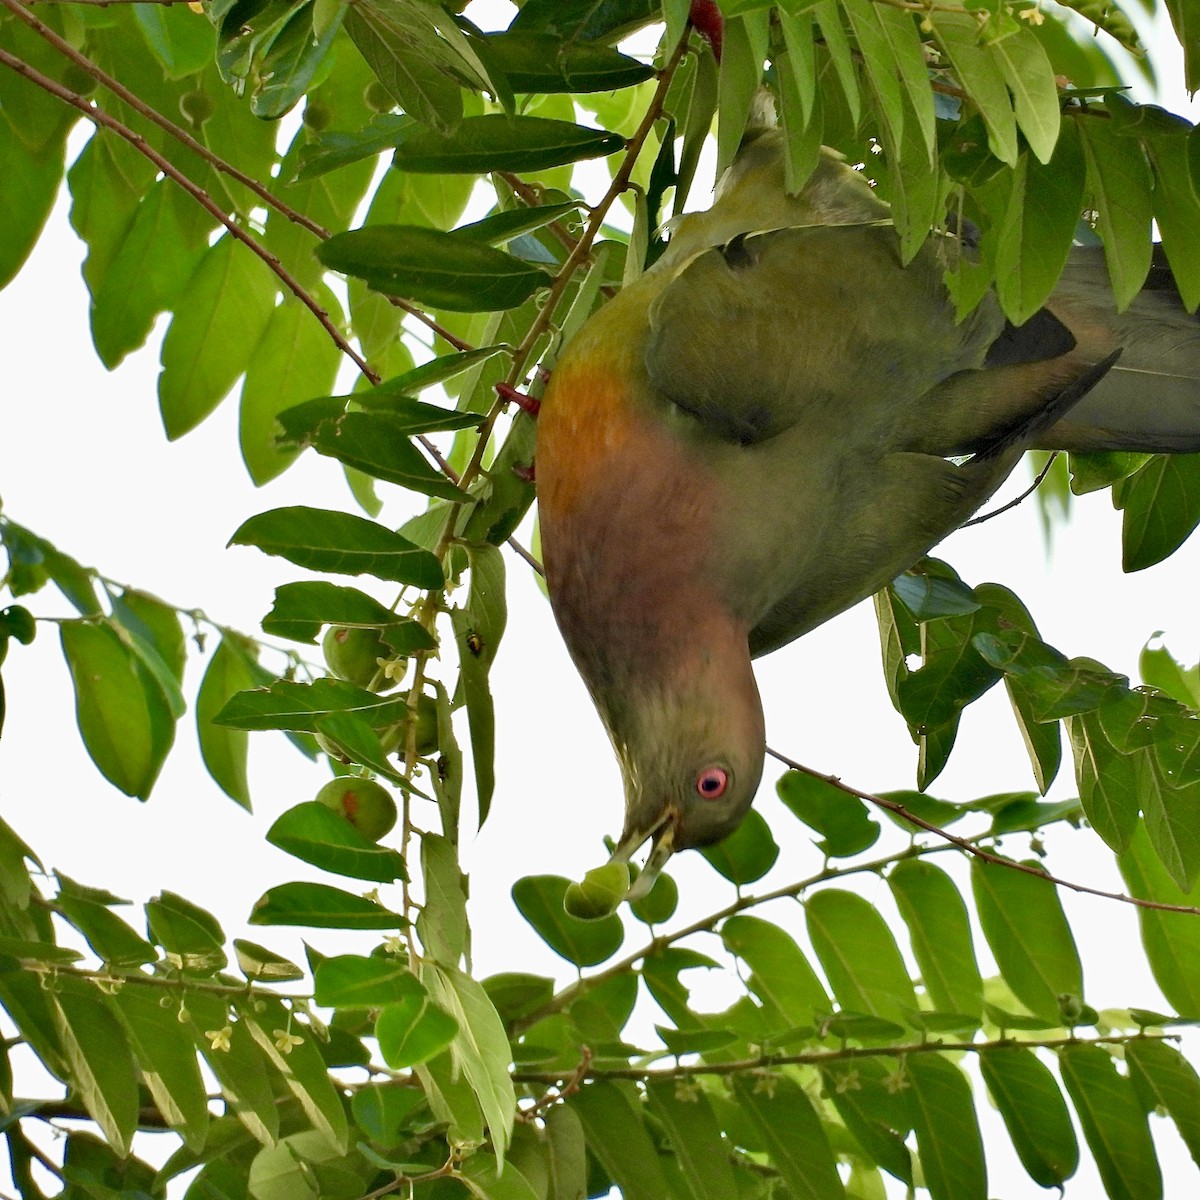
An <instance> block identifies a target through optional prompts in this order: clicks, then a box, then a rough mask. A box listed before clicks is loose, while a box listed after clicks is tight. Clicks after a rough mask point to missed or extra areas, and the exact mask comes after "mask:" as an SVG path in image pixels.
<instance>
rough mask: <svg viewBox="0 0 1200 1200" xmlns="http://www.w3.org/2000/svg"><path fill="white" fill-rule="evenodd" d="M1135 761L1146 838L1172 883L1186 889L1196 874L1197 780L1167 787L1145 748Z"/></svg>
mask: <svg viewBox="0 0 1200 1200" xmlns="http://www.w3.org/2000/svg"><path fill="white" fill-rule="evenodd" d="M1135 761H1136V764H1137V781H1138V795H1139V796H1140V797H1141V801H1142V811H1143V813H1145V817H1146V832H1147V833H1149V835H1150V842H1151V844H1152V845H1153V846H1154V849H1155V850H1156V851H1157V853H1158V857H1159V858H1160V859H1161V860H1162V864H1163V866H1165V867H1166V868H1167V871H1168V872H1169V873H1170V876H1171V878H1172V879H1173V880H1174V881H1175V883H1176V884H1178V886H1179V887H1180V888H1182V889H1184V890H1187V891H1190V890H1191V888H1192V886H1193V885H1194V884H1195V882H1196V877H1197V875H1200V783H1192V784H1189V785H1188V786H1187V787H1171V786H1170V783H1169V781H1167V780H1164V778H1163V773H1162V770H1161V768H1160V767H1159V765H1158V761H1157V759H1156V758H1155V757H1154V756H1153V755H1152V754H1151V753H1150V752H1149V751H1148V750H1143V751H1141V752H1139V753H1138V754H1137V756H1136V759H1135Z"/></svg>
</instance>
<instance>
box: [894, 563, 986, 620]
mask: <svg viewBox="0 0 1200 1200" xmlns="http://www.w3.org/2000/svg"><path fill="white" fill-rule="evenodd" d="M940 565H941V564H938V563H937V562H936V560H934V559H926V560H925V561H924V562H922V563H918V564H917V566H916V567H910V568H909V569H908V570H907V571H905V572H904V574H903V575H897V576H896V578H895V579H893V580H892V584H891V588H892V591H893V592H895V594H896V596H897V597H898V598H899V599H900V601H901V602H902V603H903V605H904V607H905V608H906V609H908V611H909V613H910V614H911V615H912V617H913V619H914V620H917V621H935V620H937V619H938V618H939V617H959V616H965V615H966V614H967V613H973V612H976V611H977V610H978V609H979V607H980V605H979V601H978V600H977V599H976V598H975V593H974V592H973V591H972V590H971V589H970V588H969V587H967V585H966V584H965V583H963V581H962V580H961V579H959V578H958V577H957V576H956V575H949V576H947V575H943V574H941V573H940V571H939V569H938V568H939V567H940Z"/></svg>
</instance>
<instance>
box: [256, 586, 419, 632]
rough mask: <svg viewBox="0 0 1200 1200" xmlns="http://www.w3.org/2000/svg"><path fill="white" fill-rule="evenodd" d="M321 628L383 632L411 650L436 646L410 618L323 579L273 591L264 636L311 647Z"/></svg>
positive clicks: (371, 597) (264, 625) (265, 619)
mask: <svg viewBox="0 0 1200 1200" xmlns="http://www.w3.org/2000/svg"><path fill="white" fill-rule="evenodd" d="M323 625H339V626H343V627H349V628H354V629H384V630H386V631H387V633H388V635H389V637H391V636H392V635H397V636H400V637H403V638H404V639H405V640H406V641H410V642H411V644H412V649H413V650H432V649H434V648H435V646H436V643H435V642H434V640H433V638H431V637H430V636H429V634H428V633H426V632H425V629H424V627H423V626H421V625H419V624H418V623H417V622H416V621H414V620H412V618H411V617H402V616H399V615H398V614H396V613H394V612H393V611H392V610H391V609H390V608H388V607H387V606H386V605H384V604H381V603H380V602H379V601H378V600H376V599H375V598H374V597H373V596H368V595H367V594H366V593H365V592H360V591H359V590H358V588H352V587H342V586H339V585H338V584H335V583H329V582H328V581H326V580H324V579H314V580H311V581H307V582H304V583H285V584H282V585H281V586H279V587H277V588H276V589H275V603H274V605H273V606H272V608H271V611H270V612H269V613H268V614H267V615H266V616H265V617H263V620H262V627H263V632H264V633H271V634H275V635H277V636H278V637H286V638H291V639H292V640H293V641H296V642H304V643H306V644H308V645H312V644H313V643H315V642H316V640H317V634H318V633H319V632H320V630H321V627H322V626H323Z"/></svg>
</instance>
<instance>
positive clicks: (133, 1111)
mask: <svg viewBox="0 0 1200 1200" xmlns="http://www.w3.org/2000/svg"><path fill="white" fill-rule="evenodd" d="M47 1003H48V1005H49V1008H50V1013H51V1015H52V1017H53V1020H54V1026H55V1030H56V1032H57V1034H58V1038H59V1042H60V1043H61V1045H62V1052H63V1055H64V1057H65V1058H66V1061H67V1063H68V1065H69V1067H70V1072H71V1074H70V1078H71V1081H72V1084H73V1090H74V1091H75V1092H76V1093H77V1095H78V1096H79V1099H80V1100H82V1102H83V1106H84V1108H86V1109H87V1111H88V1113H89V1114H90V1115H91V1117H92V1120H94V1121H95V1122H96V1124H97V1125H98V1126H99V1127H100V1130H101V1132H102V1133H103V1134H104V1137H105V1138H106V1140H107V1141H108V1143H109V1145H110V1146H112V1148H113V1150H114V1151H115V1152H116V1153H117V1154H118V1155H120V1156H121V1157H122V1158H124V1157H125V1156H126V1155H127V1154H128V1153H129V1147H130V1142H131V1140H132V1138H133V1134H134V1130H136V1129H137V1124H138V1094H137V1080H136V1078H135V1075H134V1070H133V1058H132V1056H131V1055H130V1053H129V1047H128V1045H127V1043H126V1041H125V1035H124V1033H123V1032H122V1030H121V1026H120V1025H119V1024H118V1023H117V1020H116V1018H115V1017H114V1016H113V1015H112V1013H111V1012H109V1010H108V1007H107V1005H106V1004H105V1003H104V997H103V996H102V995H101V993H100V990H99V988H97V987H96V986H95V985H94V984H90V983H85V982H83V981H82V980H79V981H72V982H71V985H70V986H68V987H63V988H61V989H60V990H59V991H57V992H51V993H49V995H48V998H47Z"/></svg>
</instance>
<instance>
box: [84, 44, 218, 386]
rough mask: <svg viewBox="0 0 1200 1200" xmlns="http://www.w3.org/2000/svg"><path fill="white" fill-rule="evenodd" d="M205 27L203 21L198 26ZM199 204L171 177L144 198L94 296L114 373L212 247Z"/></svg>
mask: <svg viewBox="0 0 1200 1200" xmlns="http://www.w3.org/2000/svg"><path fill="white" fill-rule="evenodd" d="M196 23H197V24H200V22H196ZM194 204H195V201H194V200H193V199H192V198H191V197H190V196H188V195H187V194H186V193H185V192H183V191H182V190H181V189H180V188H179V187H178V185H177V184H176V183H175V182H174V181H173V180H170V179H161V180H159V182H158V183H156V184H155V185H154V186H153V187H151V188H150V189H149V191H147V192H146V194H145V196H143V197H142V200H141V202H140V203H139V204H138V206H137V208H136V210H135V211H134V213H133V220H132V222H131V224H130V225H129V227H128V229H127V230H126V231H125V233H124V235H123V236H122V238H121V240H120V242H119V244H118V245H117V246H116V247H115V253H114V255H113V257H112V260H111V261H110V262H109V264H108V266H107V268H106V270H105V272H104V275H103V278H102V279H100V280H99V281H98V285H97V286H96V287H95V289H94V291H93V295H92V340H93V342H94V344H95V346H96V353H97V354H98V355H99V356H100V361H101V362H103V363H104V365H105V366H106V367H108V368H109V370H112V369H113V368H114V367H116V366H117V365H118V364H119V363H120V362H121V361H122V360H123V359H124V358H125V356H126V355H127V354H128V353H129V352H130V351H131V350H136V349H137V348H138V347H139V346H141V345H142V344H143V343H144V342H145V341H146V338H147V337H148V336H149V333H150V330H151V329H152V328H153V327H154V318H155V317H156V316H157V315H158V314H159V313H161V312H165V311H168V310H171V309H174V308H175V306H176V304H177V303H178V302H179V300H180V297H181V295H182V293H183V292H184V290H185V289H186V288H187V286H188V281H189V280H190V279H192V278H193V276H194V275H195V272H196V269H197V267H198V266H199V265H200V263H201V261H202V260H203V257H204V254H205V251H206V249H207V247H206V245H205V243H204V242H203V241H202V240H200V239H198V238H197V237H196V236H195V230H194V229H189V227H188V218H190V216H191V212H190V209H189V206H191V205H194Z"/></svg>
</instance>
